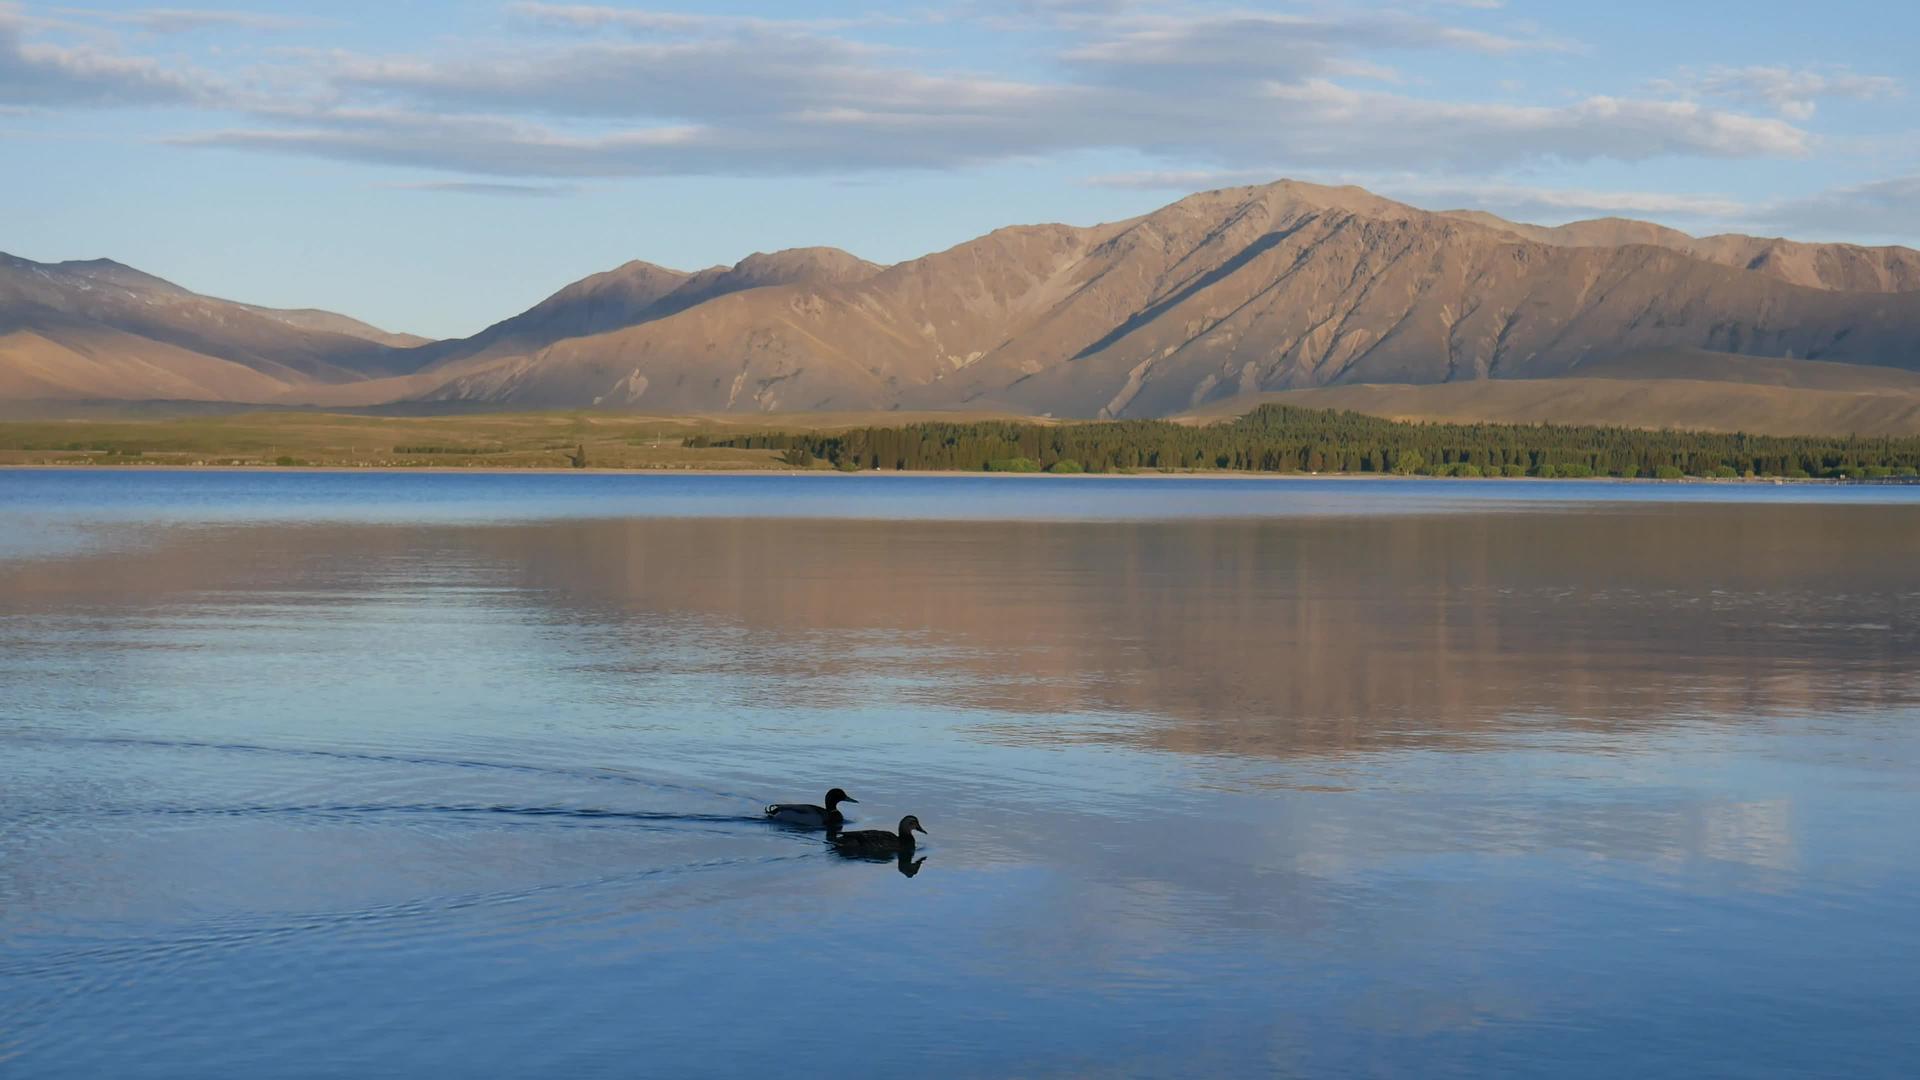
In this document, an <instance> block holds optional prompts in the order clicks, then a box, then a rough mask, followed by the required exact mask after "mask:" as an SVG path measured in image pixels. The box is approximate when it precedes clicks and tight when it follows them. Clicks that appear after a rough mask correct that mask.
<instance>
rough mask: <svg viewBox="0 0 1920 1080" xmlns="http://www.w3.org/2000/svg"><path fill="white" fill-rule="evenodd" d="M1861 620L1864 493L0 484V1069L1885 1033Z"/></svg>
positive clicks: (1882, 518)
mask: <svg viewBox="0 0 1920 1080" xmlns="http://www.w3.org/2000/svg"><path fill="white" fill-rule="evenodd" d="M1917 659H1920V489H1916V488H1911V487H1909V488H1892V487H1834V486H1805V485H1788V486H1770V485H1751V484H1726V485H1704V484H1692V485H1678V484H1637V483H1608V482H1589V483H1581V482H1531V481H1508V482H1501V481H1488V482H1474V481H1431V480H1411V479H1410V480H1387V479H1382V480H1331V479H1320V480H1310V479H1298V480H1275V479H1220V480H1213V479H1157V478H1110V479H1107V478H983V477H905V476H898V477H896V476H861V477H841V476H764V477H727V476H708V477H701V476H691V475H682V476H674V475H632V476H623V475H535V474H506V475H487V474H472V475H469V474H451V475H446V474H443V475H421V474H375V473H299V472H288V473H277V472H233V473H222V472H159V471H140V470H136V469H126V470H108V469H99V470H89V471H81V470H72V471H67V470H12V471H5V470H0V1075H4V1076H7V1077H9V1078H15V1077H19V1078H25V1077H67V1076H71V1077H108V1076H111V1077H116V1078H122V1080H127V1078H141V1077H194V1078H209V1077H269V1078H271V1077H336V1076H337V1077H418V1076H442V1075H443V1076H473V1077H486V1076H503V1077H504V1076H536V1075H546V1076H568V1077H603V1076H604V1077H614V1076H623V1077H624V1076H641V1075H652V1076H674V1077H693V1076H739V1075H756V1074H758V1075H785V1076H796V1077H800V1076H840V1077H865V1076H942V1077H945V1076H981V1077H992V1076H1005V1075H1021V1076H1109V1075H1111V1076H1166V1077H1183V1076H1193V1075H1236V1076H1274V1075H1281V1076H1294V1075H1299V1076H1329V1075H1342V1076H1345V1075H1361V1076H1422V1077H1423V1076H1460V1077H1480V1076H1488V1075H1500V1074H1509V1075H1539V1076H1556V1077H1589V1076H1590V1077H1619V1076H1697V1075H1715V1076H1755V1077H1771V1076H1820V1075H1851V1076H1886V1077H1906V1076H1911V1075H1914V1074H1915V1072H1916V1071H1917V1070H1920V1029H1917V1028H1916V1027H1915V1025H1914V1023H1913V1017H1914V1016H1915V1014H1916V1011H1920V964H1917V962H1920V901H1916V895H1917V894H1920V830H1916V829H1915V828H1914V825H1913V823H1914V822H1915V821H1916V820H1920V662H1916V661H1917ZM834 785H839V786H842V787H845V788H846V789H847V790H848V791H850V792H851V793H852V794H853V795H854V796H855V797H856V798H858V799H859V803H858V805H856V806H851V807H848V808H847V809H849V810H850V811H851V812H852V814H851V816H852V817H854V818H855V819H856V821H857V825H856V826H855V827H860V828H889V829H890V828H892V827H893V824H894V822H896V821H897V820H898V819H899V818H900V816H901V815H903V814H907V813H912V814H916V815H918V816H919V818H920V819H921V821H922V822H923V823H924V824H925V826H926V828H927V830H928V832H929V835H928V836H927V837H926V838H925V839H924V842H923V845H922V847H921V849H920V850H919V851H918V852H917V859H918V857H924V858H923V860H920V861H915V862H912V863H907V862H900V861H858V860H849V859H845V858H841V857H839V856H838V855H836V854H835V853H833V852H832V851H830V850H829V849H828V848H827V847H826V845H825V844H824V843H823V842H822V839H821V837H820V835H819V834H817V833H807V832H801V831H796V830H789V829H784V828H780V827H777V826H773V825H770V824H768V823H767V822H766V821H764V820H763V819H762V818H761V817H760V816H759V811H760V808H761V807H762V806H763V805H764V804H766V803H768V802H772V801H805V802H814V801H817V800H818V799H819V798H820V796H821V794H822V793H823V792H824V791H825V790H826V789H827V788H828V787H830V786H834Z"/></svg>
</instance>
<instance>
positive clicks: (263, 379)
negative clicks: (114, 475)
mask: <svg viewBox="0 0 1920 1080" xmlns="http://www.w3.org/2000/svg"><path fill="white" fill-rule="evenodd" d="M349 331H350V332H349ZM393 337H395V335H387V334H385V332H384V331H380V330H377V329H375V328H373V327H369V326H367V325H366V324H364V323H360V322H357V321H354V320H350V319H347V318H346V317H345V316H338V315H333V314H331V313H328V312H311V311H295V312H287V311H277V310H274V309H270V308H259V307H254V306H251V305H247V304H237V303H233V302H231V301H227V300H219V299H215V298H213V297H208V296H201V295H199V294H198V293H193V292H189V291H188V290H186V289H183V288H181V287H179V286H178V285H175V284H173V283H172V282H169V281H166V280H164V279H161V278H157V277H154V276H153V275H151V274H146V273H143V272H141V271H138V270H135V269H133V268H132V267H128V266H123V265H121V264H120V263H116V262H113V261H111V260H107V259H95V260H90V261H84V262H63V263H37V262H33V261H31V260H28V259H21V258H16V257H14V256H11V255H4V254H0V394H6V395H7V396H10V397H12V396H51V397H99V398H125V399H132V398H153V397H185V398H193V399H197V400H209V401H264V400H272V399H273V398H274V397H275V396H277V395H279V394H280V393H283V392H285V391H287V390H290V389H293V388H297V387H303V386H308V385H324V384H334V383H349V382H357V381H360V380H363V379H367V378H379V377H384V376H392V375H399V374H404V373H406V372H408V371H411V370H412V365H411V363H410V361H409V356H408V353H407V352H406V351H405V350H401V349H395V348H393V347H391V346H390V345H388V344H385V343H383V342H382V341H381V340H379V339H381V338H393Z"/></svg>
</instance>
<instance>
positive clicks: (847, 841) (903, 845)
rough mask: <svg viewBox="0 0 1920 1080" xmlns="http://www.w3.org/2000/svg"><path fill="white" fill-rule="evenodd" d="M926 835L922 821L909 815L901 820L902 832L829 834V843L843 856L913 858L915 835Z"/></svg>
mask: <svg viewBox="0 0 1920 1080" xmlns="http://www.w3.org/2000/svg"><path fill="white" fill-rule="evenodd" d="M914 833H920V834H921V835H922V836H924V835H926V833H927V830H925V829H923V828H921V827H920V819H919V818H917V817H914V816H913V815H912V814H908V815H907V816H906V817H903V818H901V819H900V831H899V832H898V833H890V832H888V831H887V830H885V829H859V830H856V831H854V832H834V833H829V834H828V836H827V842H828V843H830V844H832V845H833V847H834V850H836V851H838V852H840V854H842V855H862V856H867V855H871V856H876V857H881V856H884V857H889V858H891V857H893V856H899V857H901V858H911V857H912V856H913V834H914Z"/></svg>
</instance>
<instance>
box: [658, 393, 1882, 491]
mask: <svg viewBox="0 0 1920 1080" xmlns="http://www.w3.org/2000/svg"><path fill="white" fill-rule="evenodd" d="M686 445H687V446H688V447H695V448H704V447H734V448H740V449H756V450H781V451H785V452H786V453H785V458H786V460H787V461H788V463H789V464H792V465H795V466H808V465H817V464H818V463H819V462H823V461H824V462H825V463H827V464H829V465H832V466H834V467H836V468H840V469H844V470H848V471H857V470H867V469H924V470H934V471H962V472H1041V471H1046V472H1055V473H1065V472H1092V473H1107V472H1135V471H1139V470H1166V471H1186V470H1195V469H1224V470H1235V471H1241V472H1263V473H1300V472H1307V473H1326V472H1347V473H1398V474H1403V475H1420V476H1539V477H1576V478H1577V477H1588V476H1619V477H1651V478H1664V479H1678V478H1680V477H1685V476H1701V477H1722V478H1731V477H1742V476H1767V477H1792V478H1805V477H1822V478H1829V479H1878V478H1885V477H1913V476H1915V475H1917V474H1920V438H1911V437H1909V438H1898V439H1894V438H1869V439H1862V438H1851V437H1847V438H1829V437H1819V436H1808V437H1781V436H1765V435H1744V434H1737V433H1736V434H1724V433H1715V432H1700V431H1646V430H1641V429H1638V428H1602V427H1560V426H1555V425H1550V424H1537V425H1526V424H1428V423H1405V422H1401V421H1395V420H1386V419H1382V418H1380V417H1377V416H1365V415H1362V414H1360V413H1353V412H1339V411H1334V410H1326V409H1302V408H1296V407H1293V406H1286V405H1265V406H1262V407H1260V408H1258V409H1255V410H1254V411H1253V412H1250V413H1248V414H1247V415H1245V416H1243V417H1240V418H1239V419H1237V420H1232V421H1228V422H1224V423H1218V424H1211V425H1206V426H1193V425H1186V424H1176V423H1172V422H1170V421H1165V420H1126V421H1110V422H1086V423H1073V424H1038V423H1032V424H1029V423H1019V422H1012V421H986V422H979V423H915V424H905V425H901V426H899V427H867V428H856V429H853V430H848V431H838V432H813V433H798V432H765V433H760V434H753V435H739V436H718V437H716V436H706V435H696V436H693V437H691V438H689V439H687V440H686Z"/></svg>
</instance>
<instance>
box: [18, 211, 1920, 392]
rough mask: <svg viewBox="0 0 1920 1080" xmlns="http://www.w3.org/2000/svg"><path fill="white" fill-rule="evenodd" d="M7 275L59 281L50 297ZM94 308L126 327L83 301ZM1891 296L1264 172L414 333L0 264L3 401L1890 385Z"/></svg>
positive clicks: (600, 278) (1585, 227) (1762, 246)
mask: <svg viewBox="0 0 1920 1080" xmlns="http://www.w3.org/2000/svg"><path fill="white" fill-rule="evenodd" d="M21 264H24V267H25V270H24V271H23V267H22V265H21ZM23 273H24V274H25V276H27V277H32V276H33V275H34V274H35V273H38V274H39V276H40V277H41V278H45V279H47V280H49V281H50V280H52V278H56V277H62V276H64V277H65V279H67V280H68V283H69V285H71V286H72V288H69V289H68V291H67V292H66V293H61V294H60V295H58V296H52V297H49V296H48V295H43V294H44V293H46V292H47V290H46V288H44V287H41V288H39V292H35V291H34V288H35V287H37V286H35V283H32V282H29V283H27V284H21V283H20V282H19V281H17V280H15V279H19V278H21V277H22V276H23ZM49 275H51V276H49ZM82 281H84V282H86V283H87V285H86V287H85V288H81V287H80V286H79V285H78V284H77V283H78V282H82ZM45 285H46V281H41V282H39V283H38V286H45ZM54 291H55V292H58V291H59V290H57V289H56V290H54ZM116 292H124V293H127V294H129V295H131V296H135V297H136V298H137V299H139V300H140V304H139V305H136V307H137V308H138V309H137V310H132V311H128V310H121V309H122V308H125V307H126V305H125V304H121V305H120V306H119V307H117V308H116V307H115V306H114V305H113V304H108V303H105V302H104V301H103V300H102V297H104V296H106V295H107V294H110V293H116ZM88 293H92V294H93V295H91V296H89V295H86V294H88ZM1916 293H1920V252H1916V251H1914V250H1912V249H1908V248H1862V247H1857V246H1854V245H1844V244H1829V245H1822V244H1808V243H1803V242H1799V241H1788V240H1780V239H1771V238H1760V237H1740V236H1719V237H1706V238H1696V237H1692V236H1689V235H1688V234H1685V233H1682V232H1679V231H1678V230H1672V229H1667V228H1666V227H1664V226H1659V225H1654V224H1652V223H1647V222H1635V221H1631V220H1629V219H1605V218H1603V219H1594V220H1592V221H1586V222H1573V223H1569V224H1567V225H1562V226H1551V227H1549V226H1534V225H1526V224H1522V223H1515V222H1510V221H1507V220H1505V219H1502V218H1498V217H1495V216H1493V215H1490V214H1485V213H1482V212H1477V211H1442V212H1430V211H1426V210H1421V209H1419V208H1417V207H1414V206H1411V205H1409V204H1405V203H1400V202H1396V201H1394V200H1391V199H1387V198H1383V197H1381V196H1378V195H1375V194H1373V193H1371V192H1368V191H1365V190H1364V189H1360V188H1355V187H1344V188H1334V187H1322V186H1317V185H1312V184H1305V183H1301V182H1297V181H1288V180H1283V181H1277V182H1275V183H1272V184H1267V185H1258V186H1248V187H1237V188H1223V189H1216V190H1212V191H1204V192H1198V193H1195V194H1193V195H1189V196H1187V197H1185V198H1182V199H1180V200H1177V201H1175V202H1173V203H1170V204H1168V205H1167V206H1163V207H1161V208H1160V209H1158V210H1155V211H1152V212H1150V213H1147V214H1143V215H1140V216H1138V217H1134V218H1129V219H1126V220H1123V221H1118V222H1110V223H1105V224H1099V225H1092V226H1073V225H1062V224H1044V225H1023V226H1008V227H1005V228H1001V229H996V230H994V231H993V232H990V233H988V234H986V235H984V236H981V237H977V238H975V239H973V240H968V241H965V242H963V243H960V244H956V245H954V246H953V247H951V248H948V249H946V250H944V251H939V252H934V253H931V254H928V255H925V256H921V257H920V258H917V259H911V260H907V261H905V262H901V263H897V264H894V265H892V266H881V265H878V264H875V263H871V262H868V261H866V260H863V259H860V258H858V257H857V256H854V255H852V254H850V253H847V252H845V251H841V250H839V249H835V248H819V247H816V248H796V249H788V250H785V251H777V252H759V253H755V254H752V255H749V256H747V257H746V258H744V259H741V260H740V261H739V262H736V263H735V264H733V265H732V266H716V267H710V268H707V269H705V270H698V271H692V272H688V271H682V270H675V269H670V268H667V267H662V266H657V265H655V264H652V263H649V262H644V261H640V260H635V261H631V262H628V263H626V264H623V265H622V266H620V267H616V268H614V269H612V270H608V271H604V272H601V273H598V274H594V275H590V276H588V277H586V278H583V279H581V280H580V281H577V282H573V283H571V284H569V285H567V286H564V287H563V288H561V289H559V290H557V291H556V292H554V293H553V294H552V295H550V296H548V297H547V298H546V299H545V300H542V301H541V302H540V303H539V304H536V305H534V306H533V307H532V308H529V309H528V310H527V311H524V312H521V313H519V314H518V315H514V316H512V317H510V318H507V319H503V320H501V321H500V322H497V323H495V324H494V325H492V326H490V327H488V328H487V329H485V330H483V331H481V332H480V333H478V334H475V335H473V336H471V337H467V338H462V339H450V340H446V341H437V342H430V343H418V342H417V341H414V340H410V339H406V338H405V337H404V336H403V335H385V332H384V331H377V330H375V329H374V328H372V327H366V326H365V324H358V323H353V322H352V321H351V320H347V321H345V322H339V321H336V320H345V317H344V316H332V315H331V314H330V313H324V312H302V311H293V312H286V311H275V310H273V309H261V308H254V307H250V306H248V305H238V304H232V303H231V302H227V301H217V300H213V299H212V298H206V297H200V296H198V295H197V294H194V293H191V292H189V291H187V290H185V289H181V288H180V287H179V286H175V285H172V284H171V283H169V282H165V281H163V280H162V279H158V278H153V277H152V276H151V275H145V274H143V273H142V272H140V271H137V270H134V269H133V268H131V267H124V266H122V265H121V264H118V263H112V262H111V261H110V260H109V261H93V262H89V263H84V264H77V263H62V264H35V263H27V262H26V261H25V260H17V259H12V258H11V257H7V258H6V259H5V260H0V395H4V396H9V397H16V398H17V397H20V396H23V393H25V391H26V390H30V389H32V387H33V386H35V385H39V386H40V387H41V388H42V389H45V388H46V387H48V386H52V387H54V388H55V389H56V391H58V390H60V389H61V388H62V387H63V386H64V388H65V391H66V392H65V393H64V394H63V393H60V392H56V393H53V394H50V395H46V396H90V397H115V396H123V397H131V396H139V394H138V393H136V392H139V393H145V392H147V391H152V390H156V389H167V390H170V391H172V392H171V393H169V394H167V395H165V396H170V397H181V396H186V397H193V396H195V395H196V394H198V393H216V392H217V393H221V394H225V395H226V397H224V398H218V400H266V401H272V402H279V403H293V404H314V405H330V404H337V405H374V404H385V403H390V402H399V401H419V402H466V403H473V404H480V405H487V406H496V407H501V408H517V407H590V408H615V409H637V410H647V411H652V412H672V411H680V412H688V413H693V412H746V411H762V412H772V411H796V410H798V411H806V410H875V409H880V410H884V409H922V410H924V409H943V408H945V409H953V408H972V409H989V408H990V409H997V410H1003V411H1012V412H1024V413H1030V414H1046V415H1057V416H1063V417H1065V416H1084V417H1131V416H1169V415H1179V414H1183V413H1188V412H1192V411H1194V410H1197V409H1204V408H1206V407H1208V406H1210V405H1212V404H1214V403H1220V402H1229V401H1232V400H1235V399H1238V398H1245V397H1251V396H1253V395H1260V394H1271V393H1278V392H1285V391H1292V390H1305V389H1312V388H1317V387H1327V386H1340V385H1349V384H1370V383H1392V384H1414V385H1419V384H1440V383H1457V382H1478V383H1485V382H1498V381H1503V380H1512V379H1533V380H1539V379H1554V378H1573V377H1578V376H1580V375H1581V373H1582V368H1583V367H1587V368H1591V366H1592V365H1594V364H1600V363H1610V362H1614V361H1618V360H1621V359H1623V358H1632V357H1636V356H1671V355H1677V353H1676V352H1675V351H1676V350H1680V351H1686V350H1704V351H1707V352H1710V353H1716V354H1725V355H1729V356H1752V357H1762V358H1774V359H1777V360H1783V361H1805V360H1828V361H1836V362H1841V363H1846V364H1852V365H1867V367H1866V368H1864V369H1863V370H1872V369H1874V368H1875V367H1878V368H1884V369H1888V370H1890V371H1891V370H1902V369H1904V370H1914V369H1920V295H1915V294H1916ZM162 309H165V310H169V311H174V312H176V313H184V314H185V315H194V314H196V313H198V315H199V318H198V319H197V321H196V319H193V318H184V319H176V320H174V321H172V322H168V321H167V320H165V319H159V318H158V316H157V315H156V312H158V311H160V310H162ZM23 313H24V314H23ZM89 320H91V321H92V323H93V324H99V325H90V324H89ZM215 323H217V324H219V326H218V327H216V326H215V325H213V324H215ZM273 325H277V326H278V327H279V329H278V330H272V329H269V327H271V326H273ZM355 327H358V328H360V329H359V331H358V333H357V335H356V333H354V332H352V331H354V328H355ZM220 328H224V331H223V332H222V333H216V332H214V331H215V330H216V329H220ZM276 335H277V337H276ZM381 335H384V337H383V336H381ZM142 341H144V342H145V344H141V342H142ZM182 350H184V353H185V354H189V355H183V354H182ZM217 364H237V365H239V367H240V368H243V369H245V372H244V374H243V373H240V372H235V371H227V370H226V369H224V368H220V367H217V366H213V365H217ZM1726 370H1727V372H1729V373H1731V374H1729V375H1728V377H1727V379H1726V381H1733V382H1737V381H1739V379H1740V377H1741V376H1740V375H1739V374H1738V373H1737V372H1734V369H1732V368H1728V369H1726ZM223 371H224V372H225V375H224V376H223V375H222V372H223ZM63 375H64V377H65V382H64V383H62V382H61V378H62V376H63ZM35 379H37V380H38V383H37V384H36V383H34V381H33V380H35ZM88 380H91V382H88ZM82 383H85V384H86V385H84V386H83V385H80V384H82ZM208 387H211V389H208ZM123 388H130V389H123ZM183 388H184V390H185V393H184V394H183V393H182V392H181V391H182V390H183ZM83 389H84V390H89V391H93V392H92V393H88V394H85V395H82V394H81V393H80V391H81V390H83ZM102 389H105V390H108V391H110V392H107V393H100V392H99V391H100V390H102ZM150 396H161V395H157V394H153V395H150Z"/></svg>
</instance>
